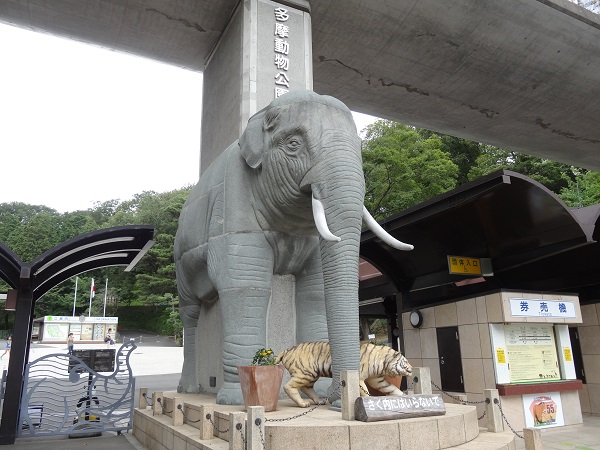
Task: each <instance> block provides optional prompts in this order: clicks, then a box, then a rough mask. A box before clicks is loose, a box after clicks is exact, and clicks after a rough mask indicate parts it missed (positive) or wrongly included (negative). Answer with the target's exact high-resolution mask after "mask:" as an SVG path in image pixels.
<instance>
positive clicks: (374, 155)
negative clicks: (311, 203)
mask: <svg viewBox="0 0 600 450" xmlns="http://www.w3.org/2000/svg"><path fill="white" fill-rule="evenodd" d="M441 147H442V141H441V139H440V138H439V137H438V136H437V135H431V136H429V137H423V136H422V135H420V134H419V132H418V131H417V130H416V129H415V128H412V127H409V126H407V125H403V124H401V123H397V122H391V121H387V120H378V121H377V122H375V123H373V124H371V125H369V126H368V127H367V131H366V135H365V141H364V143H363V152H362V157H363V170H364V173H365V185H366V193H365V206H366V207H367V209H368V210H369V212H370V213H371V215H372V216H373V217H374V218H375V219H377V220H379V219H383V218H385V217H388V216H390V215H392V214H395V213H397V212H400V211H402V210H404V209H406V208H408V207H410V206H413V205H416V204H418V203H420V202H422V201H424V200H426V199H428V198H431V197H433V196H435V195H438V194H441V193H443V192H445V191H447V190H449V189H452V188H454V187H455V186H456V180H457V176H458V166H457V165H456V164H455V163H453V162H452V160H451V158H450V156H449V155H448V154H447V153H445V152H443V151H442V150H441Z"/></svg>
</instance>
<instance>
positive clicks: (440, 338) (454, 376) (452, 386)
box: [436, 327, 465, 392]
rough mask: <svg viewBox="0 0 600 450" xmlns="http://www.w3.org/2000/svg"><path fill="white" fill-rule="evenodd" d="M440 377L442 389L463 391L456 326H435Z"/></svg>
mask: <svg viewBox="0 0 600 450" xmlns="http://www.w3.org/2000/svg"><path fill="white" fill-rule="evenodd" d="M436 331H437V343H438V353H439V358H440V377H441V381H442V385H441V386H440V387H441V388H442V389H443V390H444V391H453V392H465V385H464V382H463V372H462V360H461V357H460V340H459V336H458V327H444V328H437V330H436Z"/></svg>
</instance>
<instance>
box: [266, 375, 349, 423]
mask: <svg viewBox="0 0 600 450" xmlns="http://www.w3.org/2000/svg"><path fill="white" fill-rule="evenodd" d="M344 383H345V382H344V381H342V382H340V383H338V385H337V387H336V388H335V389H334V390H333V391H332V392H331V394H329V395H328V396H327V398H326V399H325V400H321V401H320V402H319V403H317V404H316V405H315V406H313V407H312V408H310V409H307V410H306V411H304V412H302V413H300V414H296V415H295V416H291V417H284V418H282V419H265V422H286V421H288V420H294V419H297V418H299V417H302V416H306V415H307V414H310V413H311V412H313V411H314V410H315V409H317V408H318V407H319V406H323V405H326V404H327V402H329V399H330V398H331V397H333V396H334V395H335V394H339V393H340V387H343V386H344Z"/></svg>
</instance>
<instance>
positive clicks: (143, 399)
mask: <svg viewBox="0 0 600 450" xmlns="http://www.w3.org/2000/svg"><path fill="white" fill-rule="evenodd" d="M146 395H148V388H145V387H143V388H140V397H139V405H138V406H139V409H146V408H147V407H148V402H147V401H146Z"/></svg>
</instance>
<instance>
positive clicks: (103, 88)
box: [0, 24, 376, 213]
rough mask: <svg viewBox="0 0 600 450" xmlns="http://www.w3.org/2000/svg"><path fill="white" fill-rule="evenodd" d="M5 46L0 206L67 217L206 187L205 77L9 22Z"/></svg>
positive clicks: (1, 48) (0, 80)
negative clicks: (100, 205)
mask: <svg viewBox="0 0 600 450" xmlns="http://www.w3.org/2000/svg"><path fill="white" fill-rule="evenodd" d="M0 43H2V44H1V45H0V86H1V88H0V203H7V202H23V203H28V204H31V205H45V206H48V207H50V208H53V209H56V210H57V211H59V212H61V213H65V212H69V211H76V210H86V209H89V208H93V207H94V204H95V203H96V202H105V201H108V200H113V199H118V200H121V201H124V200H129V199H131V198H132V197H133V195H135V194H138V193H141V192H143V191H155V192H165V191H170V190H174V189H180V188H182V187H184V186H187V185H190V184H195V183H196V182H197V181H198V171H199V160H200V132H201V130H200V118H201V111H202V74H200V73H197V72H192V71H189V70H184V69H180V68H177V67H174V66H169V65H166V64H163V63H159V62H156V61H152V60H149V59H144V58H140V57H136V56H132V55H127V54H123V53H118V52H114V51H110V50H107V49H104V48H101V47H97V46H92V45H88V44H84V43H80V42H76V41H73V40H69V39H63V38H59V37H55V36H51V35H49V34H43V33H35V32H32V31H28V30H24V29H21V28H17V27H13V26H9V25H5V24H0ZM375 120H376V118H374V117H371V116H366V115H363V114H355V121H356V122H357V128H358V130H362V129H363V128H364V127H366V126H367V125H368V124H369V123H372V122H373V121H375Z"/></svg>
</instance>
